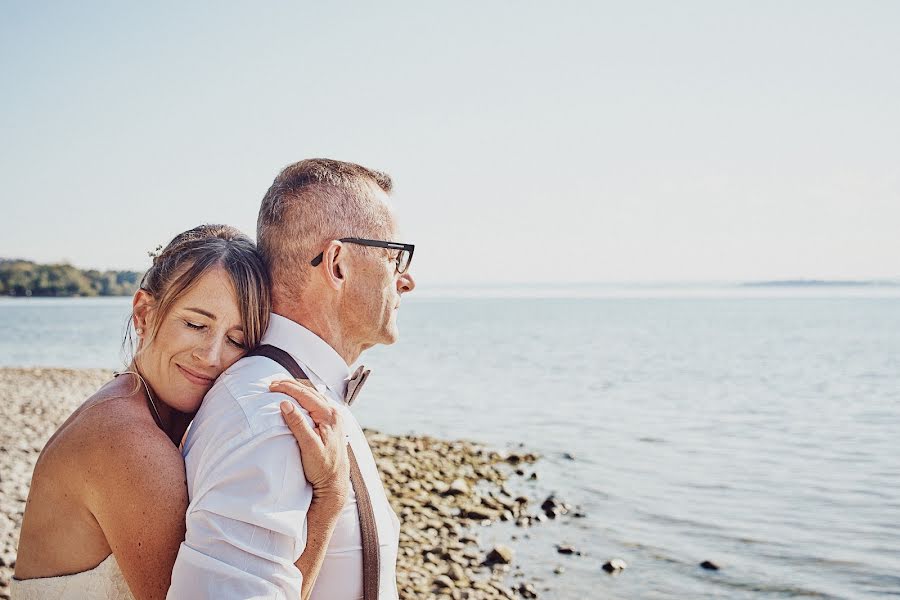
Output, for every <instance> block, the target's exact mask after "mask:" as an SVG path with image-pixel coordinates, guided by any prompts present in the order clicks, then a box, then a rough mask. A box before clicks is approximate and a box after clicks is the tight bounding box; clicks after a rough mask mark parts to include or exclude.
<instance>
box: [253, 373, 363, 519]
mask: <svg viewBox="0 0 900 600" xmlns="http://www.w3.org/2000/svg"><path fill="white" fill-rule="evenodd" d="M269 389H270V390H271V391H273V392H279V393H282V394H287V395H288V396H290V397H291V398H293V399H294V400H296V401H297V402H298V403H299V404H300V406H302V407H303V408H304V409H306V411H307V412H308V413H309V416H310V417H312V420H313V422H314V423H315V425H316V426H315V428H312V427H310V425H309V423H307V422H306V419H305V418H304V417H303V415H302V414H301V413H300V411H299V410H297V407H296V406H294V403H293V402H290V401H287V400H285V401H283V402H282V403H281V416H282V417H284V421H285V423H287V426H288V427H289V428H290V430H291V433H293V434H294V437H295V438H296V439H297V445H298V446H300V460H301V462H302V463H303V472H304V474H305V475H306V479H307V481H309V483H310V484H311V485H312V487H313V502H316V503H321V502H323V501H328V502H329V503H332V502H333V503H334V505H335V506H336V507H337V508H338V510H339V509H340V507H342V506H343V505H344V502H345V501H346V499H347V494H348V488H349V485H350V462H349V459H348V458H347V440H346V439H345V438H344V428H343V426H342V423H341V415H340V413H338V411H337V409H335V408H334V407H332V406H330V405H329V403H328V399H327V398H325V397H324V396H323V395H322V394H320V393H319V392H318V390H316V389H315V388H314V387H312V384H310V383H309V382H308V381H306V380H294V379H289V380H286V381H274V382H272V383H271V384H270V385H269Z"/></svg>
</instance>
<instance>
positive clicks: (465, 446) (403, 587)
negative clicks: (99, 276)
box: [0, 368, 568, 600]
mask: <svg viewBox="0 0 900 600" xmlns="http://www.w3.org/2000/svg"><path fill="white" fill-rule="evenodd" d="M109 376H110V372H109V371H104V370H71V369H18V368H0V423H2V425H0V533H2V536H3V542H2V544H3V545H2V551H0V598H2V599H6V598H9V580H10V578H11V577H12V572H13V568H14V567H15V558H16V544H17V543H18V538H19V527H20V526H21V523H22V511H23V509H24V506H25V500H26V498H27V496H28V486H29V482H30V479H31V472H32V470H33V468H34V463H35V461H36V460H37V457H38V454H39V453H40V451H41V448H42V447H43V445H44V443H45V442H46V440H47V439H48V438H49V437H50V435H51V434H52V433H53V432H54V431H55V430H56V428H57V427H58V426H59V424H60V423H62V421H64V420H65V418H66V417H67V416H68V415H69V414H70V413H71V412H72V410H73V409H74V408H75V407H77V406H78V405H79V404H80V403H81V402H82V401H83V400H84V399H85V398H86V397H87V396H89V395H90V394H91V393H92V392H93V391H94V390H95V389H97V388H98V387H99V386H100V384H102V383H103V382H104V381H106V379H107V378H108V377H109ZM367 435H368V437H369V441H370V444H371V445H372V449H373V451H374V453H375V456H376V459H377V460H378V463H379V467H380V470H381V473H382V478H383V480H384V483H385V488H386V489H387V491H388V495H389V497H390V499H391V503H392V504H393V506H394V510H395V511H396V512H397V515H398V516H399V517H400V520H401V523H402V531H401V536H400V559H399V564H398V567H397V572H398V575H397V577H398V583H399V587H400V597H401V598H403V599H410V600H411V599H414V598H415V599H420V598H458V599H462V598H470V599H476V598H484V599H488V598H519V597H524V598H533V597H536V595H535V594H534V592H533V588H532V586H530V585H529V584H526V583H518V584H516V587H515V589H513V588H512V587H510V586H509V585H508V584H507V583H505V579H506V574H507V572H508V571H509V569H510V566H511V565H514V561H515V558H514V555H513V553H512V551H511V550H510V549H509V548H507V547H505V546H496V547H494V548H482V547H480V546H479V541H478V538H477V536H475V535H473V534H472V530H473V528H474V527H476V526H483V525H487V524H489V523H491V522H496V521H499V520H516V522H517V523H518V524H520V525H523V526H527V525H529V524H531V523H532V522H535V521H539V520H542V519H544V518H545V517H544V514H545V512H548V511H556V512H565V511H566V510H567V509H568V507H567V506H564V505H560V506H558V507H550V508H549V509H548V507H547V506H546V504H545V506H543V507H542V508H541V509H538V514H532V513H529V509H530V505H531V504H533V503H532V502H531V501H530V500H529V499H528V498H526V497H524V496H519V497H513V495H512V494H510V493H509V492H508V491H507V490H506V488H505V482H506V481H507V479H508V477H510V476H515V474H514V471H515V470H516V467H517V465H520V464H521V463H527V462H533V461H534V460H536V457H535V456H533V455H530V454H509V453H503V454H501V453H498V452H494V451H490V450H488V449H485V448H482V447H479V446H478V445H476V444H473V443H470V442H465V441H444V440H437V439H434V438H430V437H427V436H391V435H385V434H381V433H377V432H371V431H370V432H367ZM519 472H520V473H521V472H522V471H521V469H519ZM551 516H553V515H551Z"/></svg>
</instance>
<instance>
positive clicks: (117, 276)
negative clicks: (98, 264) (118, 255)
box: [0, 258, 142, 296]
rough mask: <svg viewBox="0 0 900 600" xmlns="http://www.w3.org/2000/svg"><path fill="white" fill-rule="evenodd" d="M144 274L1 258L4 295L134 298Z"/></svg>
mask: <svg viewBox="0 0 900 600" xmlns="http://www.w3.org/2000/svg"><path fill="white" fill-rule="evenodd" d="M141 275H142V273H139V272H137V271H97V270H96V269H90V270H87V271H85V270H82V269H78V268H75V267H73V266H72V265H69V264H65V263H63V264H58V265H39V264H37V263H34V262H31V261H29V260H16V259H8V258H0V296H130V295H132V294H134V292H135V291H136V290H137V287H138V284H139V283H140V281H141Z"/></svg>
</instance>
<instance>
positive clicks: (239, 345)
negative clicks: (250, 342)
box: [184, 321, 247, 350]
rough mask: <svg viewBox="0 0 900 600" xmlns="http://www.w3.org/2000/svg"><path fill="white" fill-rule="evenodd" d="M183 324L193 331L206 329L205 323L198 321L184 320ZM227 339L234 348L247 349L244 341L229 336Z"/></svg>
mask: <svg viewBox="0 0 900 600" xmlns="http://www.w3.org/2000/svg"><path fill="white" fill-rule="evenodd" d="M184 324H185V325H186V326H187V327H188V328H190V329H193V330H194V331H202V330H204V329H206V325H201V324H199V323H192V322H190V321H185V322H184ZM227 339H228V343H229V344H231V345H232V346H234V347H235V348H237V349H239V350H246V349H247V347H246V346H245V345H244V342H242V341H239V340H236V339H234V338H233V337H230V336H229V337H228V338H227Z"/></svg>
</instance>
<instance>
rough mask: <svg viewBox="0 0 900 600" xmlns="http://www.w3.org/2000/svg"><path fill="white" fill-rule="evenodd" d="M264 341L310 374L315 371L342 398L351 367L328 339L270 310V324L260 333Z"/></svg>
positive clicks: (314, 373)
mask: <svg viewBox="0 0 900 600" xmlns="http://www.w3.org/2000/svg"><path fill="white" fill-rule="evenodd" d="M261 343H263V344H271V345H272V346H277V347H279V348H281V349H282V350H284V351H286V352H287V353H288V354H290V355H291V356H293V357H294V359H295V360H296V361H297V362H299V363H301V364H302V365H304V366H305V367H307V369H304V370H309V371H310V373H308V374H309V375H315V376H316V377H318V378H319V379H321V380H322V382H324V383H325V385H326V386H328V388H329V389H331V390H333V391H335V392H337V393H338V395H339V396H340V397H341V398H343V397H344V394H345V393H346V391H347V380H348V379H349V378H350V367H348V366H347V363H346V362H344V359H343V358H341V355H340V354H338V353H337V351H336V350H335V349H334V348H332V347H331V346H329V345H328V342H326V341H325V340H323V339H322V338H320V337H319V336H317V335H316V334H315V333H313V332H312V331H310V330H309V329H307V328H306V327H304V326H303V325H300V324H299V323H297V322H295V321H291V320H290V319H288V318H286V317H282V316H281V315H276V314H275V313H272V314H271V316H270V317H269V328H268V329H266V333H265V334H264V335H263V337H262V342H261Z"/></svg>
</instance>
